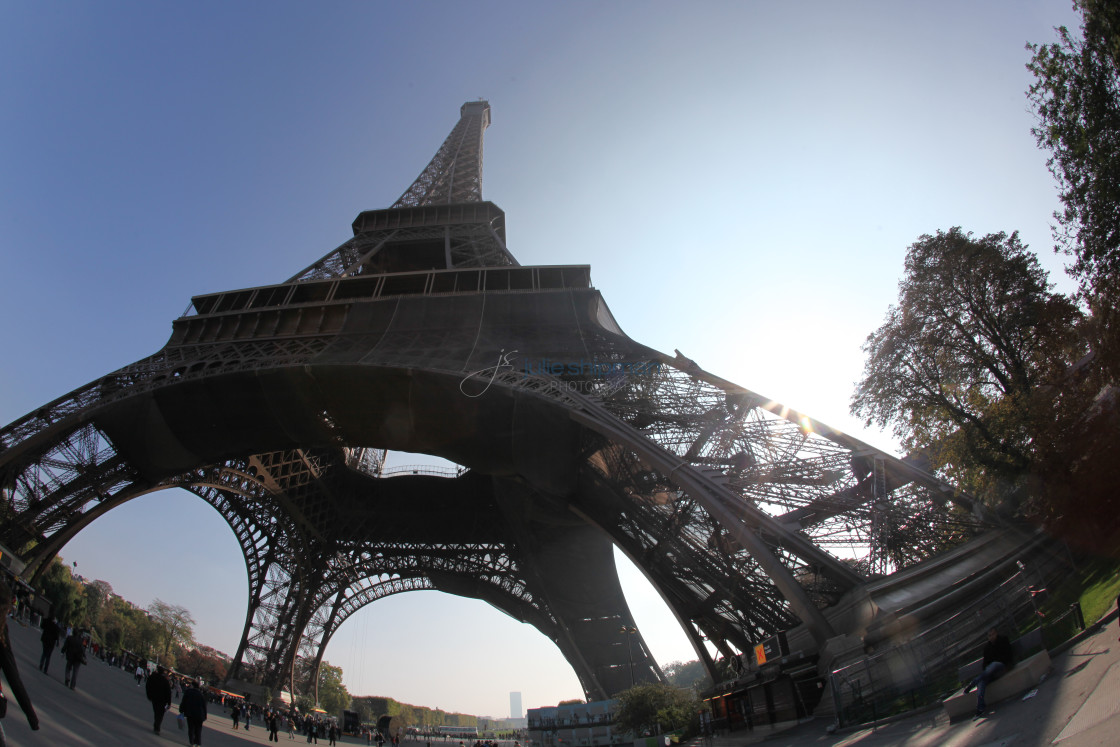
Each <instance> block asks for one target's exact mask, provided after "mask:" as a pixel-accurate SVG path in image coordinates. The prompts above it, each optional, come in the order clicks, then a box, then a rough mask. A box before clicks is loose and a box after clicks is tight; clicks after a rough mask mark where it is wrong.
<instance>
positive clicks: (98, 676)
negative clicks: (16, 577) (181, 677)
mask: <svg viewBox="0 0 1120 747" xmlns="http://www.w3.org/2000/svg"><path fill="white" fill-rule="evenodd" d="M8 633H9V634H10V636H11V641H12V650H13V651H14V652H15V656H16V664H17V665H18V667H19V673H20V677H21V679H22V680H23V684H24V686H26V687H27V692H28V694H29V695H30V696H31V702H32V704H33V705H34V706H35V712H36V713H37V714H38V716H39V730H38V731H31V727H30V726H28V725H27V718H26V717H25V716H24V714H23V711H22V710H21V709H20V707H19V704H17V703H16V700H15V698H14V697H12V693H11V689H10V688H8V687H5V695H7V696H8V715H7V717H6V718H5V719H4V720H3V728H4V732H5V734H6V735H7V739H8V745H9V747H118V745H119V746H122V747H134V746H136V745H144V747H172V745H176V746H178V745H186V744H187V732H186V729H183V730H180V729H179V727H178V726H177V725H176V716H177V715H178V707H177V703H176V704H172V706H171V710H170V711H169V712H168V713H167V714H166V715H165V717H164V719H163V725H162V728H161V729H160V733H159V734H155V733H154V732H153V730H152V706H151V703H149V702H148V699H147V696H146V695H145V693H144V688H143V687H142V686H139V687H138V686H137V685H136V678H135V677H133V676H132V673H131V672H125V671H123V670H122V669H120V668H119V667H110V666H108V665H107V664H104V663H102V662H100V661H98V660H97V659H94V658H92V657H90V660H89V664H86V665H83V666H82V667H81V668H80V669H79V670H78V684H77V687H76V688H75V689H74V690H71V689H69V688H68V687H66V686H65V685H63V684H62V674H63V672H64V671H65V669H66V663H65V661H63V657H62V655H61V654H60V653H59V652H58V651H57V650H56V651H55V652H54V655H53V656H51V662H50V665H49V667H48V670H49V673H48V674H43V673H42V672H40V671H39V654H40V653H41V652H42V650H43V649H42V644H40V643H39V629H38V628H36V627H34V626H24V625H21V624H20V623H18V622H16V621H15V620H12V619H9V620H8ZM306 740H307V738H306V737H304V736H301V735H297V736H296V738H295V739H294V740H291V739H288V732H287V731H286V730H281V732H280V744H283V743H285V742H286V743H288V744H292V745H296V744H300V745H302V744H306ZM328 741H329V740H327V738H326V737H320V740H319V743H320V744H323V745H326V744H327V743H328ZM338 743H339V744H363V745H364V744H365V739H361V740H359V739H356V738H353V737H343V738H341V739H339V740H338ZM202 744H203V745H205V747H247V746H248V745H251V744H262V745H265V744H276V743H275V742H269V741H268V729H266V728H264V727H263V726H260V725H258V724H253V726H252V728H251V729H250V730H249V731H248V732H246V731H244V730H243V729H239V730H238V731H234V730H233V726H232V721H231V720H230V717H229V714H228V713H226V712H225V711H224V710H223V708H222V706H220V705H215V704H213V703H208V704H207V719H206V722H205V723H204V724H203V727H202ZM402 745H406V747H416V746H415V745H413V746H409V745H407V744H406V743H404V742H402Z"/></svg>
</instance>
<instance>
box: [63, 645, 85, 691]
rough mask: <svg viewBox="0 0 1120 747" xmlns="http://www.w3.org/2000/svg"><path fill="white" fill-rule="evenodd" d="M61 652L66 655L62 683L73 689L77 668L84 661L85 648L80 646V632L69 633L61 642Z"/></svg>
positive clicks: (76, 681)
mask: <svg viewBox="0 0 1120 747" xmlns="http://www.w3.org/2000/svg"><path fill="white" fill-rule="evenodd" d="M62 654H63V655H64V656H65V657H66V671H65V672H63V678H62V684H64V685H66V686H67V687H69V688H70V689H71V690H73V689H74V686H75V685H77V684H78V668H79V667H81V666H82V665H83V664H85V663H86V650H85V649H84V648H82V637H81V634H79V633H71V634H70V637H69V638H67V639H66V642H65V643H63V644H62Z"/></svg>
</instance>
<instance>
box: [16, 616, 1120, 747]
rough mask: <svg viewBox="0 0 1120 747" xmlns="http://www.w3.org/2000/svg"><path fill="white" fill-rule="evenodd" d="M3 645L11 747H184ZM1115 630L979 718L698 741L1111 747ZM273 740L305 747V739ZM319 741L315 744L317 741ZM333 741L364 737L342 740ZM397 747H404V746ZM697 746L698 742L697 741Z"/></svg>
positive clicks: (1119, 661)
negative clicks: (17, 691) (14, 680)
mask: <svg viewBox="0 0 1120 747" xmlns="http://www.w3.org/2000/svg"><path fill="white" fill-rule="evenodd" d="M8 629H9V631H10V632H11V637H12V647H13V649H14V650H15V652H16V661H17V662H18V663H19V668H20V674H21V675H22V676H23V680H24V683H25V684H26V685H27V689H28V692H29V693H30V694H31V698H32V700H33V702H34V704H35V709H36V711H37V712H38V714H39V720H40V724H41V728H40V730H39V731H37V732H33V731H31V730H30V729H29V728H28V726H27V720H26V719H25V718H24V717H23V712H22V711H21V710H20V709H19V706H18V705H16V703H15V702H14V700H12V702H11V703H10V707H9V710H8V717H7V718H6V719H4V729H5V731H6V732H7V735H8V743H9V744H10V745H12V746H13V747H40V746H42V747H59V746H60V745H65V746H66V747H85V746H87V745H93V746H96V747H109V746H115V745H127V746H131V745H153V746H158V745H172V744H176V745H179V744H184V745H185V744H186V743H187V739H186V732H184V731H180V730H179V729H178V728H177V727H176V723H175V713H176V711H175V706H172V711H171V713H169V714H168V716H167V718H166V719H165V721H164V728H163V733H162V734H159V735H156V734H153V733H152V725H151V717H152V709H151V706H150V705H149V704H148V701H147V699H146V698H145V696H144V688H143V687H138V686H137V685H136V681H135V680H134V679H133V677H132V676H131V674H130V673H128V672H124V671H122V670H120V669H117V668H114V667H108V666H106V665H105V664H102V663H100V662H96V661H94V662H93V663H91V664H89V665H87V666H83V667H82V668H81V670H80V672H79V676H78V687H77V689H76V690H74V691H71V690H69V689H68V688H66V687H64V686H63V684H62V672H63V668H64V665H63V661H62V657H61V656H60V655H59V654H58V653H57V652H56V653H55V655H54V657H53V660H52V661H51V666H50V673H49V674H43V673H41V672H39V670H38V668H37V666H36V665H37V664H38V660H39V652H40V650H41V649H40V645H39V631H38V629H36V628H33V627H23V626H21V625H19V624H18V623H15V622H12V621H9V625H8ZM1118 638H1120V632H1118V627H1117V623H1116V615H1115V613H1113V614H1112V615H1110V616H1109V617H1108V618H1106V619H1105V620H1104V621H1102V624H1101V625H1100V626H1099V627H1098V628H1097V629H1095V630H1091V631H1090V632H1088V634H1086V635H1085V636H1083V637H1082V638H1081V639H1080V640H1078V641H1076V642H1075V643H1073V644H1072V645H1071V646H1070V647H1069V648H1068V649H1066V650H1065V651H1063V652H1061V653H1060V654H1057V655H1055V656H1054V669H1053V672H1052V673H1051V674H1050V676H1049V677H1048V678H1047V679H1046V681H1045V682H1043V683H1042V685H1041V686H1040V687H1039V688H1038V689H1037V692H1035V694H1034V695H1032V696H1030V697H1028V698H1026V699H1023V698H1022V696H1020V697H1018V698H1015V699H1012V700H1010V701H1004V702H1002V703H998V704H996V705H994V706H993V707H992V708H991V710H990V715H989V717H987V718H985V719H982V720H980V721H976V722H973V721H965V722H962V723H957V724H949V723H948V722H947V720H946V719H945V717H944V714H943V713H942V712H941V710H940V709H937V710H932V711H927V712H925V713H922V714H917V715H914V716H910V717H908V718H903V719H900V720H898V721H894V722H892V723H889V724H885V725H882V726H879V727H876V728H865V729H859V730H854V731H846V732H843V733H840V734H834V735H828V734H826V733H825V730H824V726H825V725H824V724H823V723H820V722H818V721H810V722H808V723H805V724H801V725H800V726H798V727H796V728H794V729H791V730H789V731H785V732H781V733H777V734H763V733H758V732H756V733H753V734H737V735H732V736H728V737H721V738H716V739H714V740H711V741H709V742H707V744H708V745H710V747H738V746H739V745H746V744H751V743H756V742H762V741H765V742H766V743H767V744H772V745H775V746H780V745H821V746H822V747H823V746H825V745H827V746H829V747H857V746H858V747H880V746H882V745H906V747H941V746H943V745H944V746H947V747H996V746H999V747H1013V746H1014V747H1033V746H1036V745H1037V746H1039V747H1041V745H1050V744H1057V745H1060V747H1096V746H1101V747H1115V746H1116V745H1120V640H1118ZM209 710H210V714H209V718H208V719H207V721H206V725H205V727H204V728H203V732H202V743H203V745H205V747H244V745H245V744H247V743H260V744H267V743H268V742H267V740H268V731H267V730H266V729H264V728H263V727H258V726H254V727H253V728H252V730H251V731H249V732H244V731H233V729H232V728H231V725H230V719H229V716H228V715H227V714H226V713H224V712H223V710H222V708H221V706H213V705H211V706H210V709H209ZM280 741H281V743H284V742H288V743H290V744H306V738H305V737H302V736H298V735H297V737H296V739H295V740H290V739H288V735H287V733H286V732H281V733H280ZM320 741H321V743H322V744H326V743H327V740H326V739H325V738H323V739H321V740H320ZM339 742H340V743H341V744H361V743H364V740H357V739H353V738H347V737H344V738H342V739H341V740H339ZM402 744H405V745H406V747H409V746H408V743H402ZM697 744H701V743H697Z"/></svg>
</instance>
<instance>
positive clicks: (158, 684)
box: [144, 667, 171, 734]
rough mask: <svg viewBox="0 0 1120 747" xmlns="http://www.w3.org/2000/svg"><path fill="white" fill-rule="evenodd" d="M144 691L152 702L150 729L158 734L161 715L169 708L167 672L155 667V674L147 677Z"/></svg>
mask: <svg viewBox="0 0 1120 747" xmlns="http://www.w3.org/2000/svg"><path fill="white" fill-rule="evenodd" d="M144 689H145V692H146V693H147V695H148V700H150V701H152V718H153V722H152V729H153V730H154V731H155V733H156V734H159V727H160V724H162V723H163V714H165V713H167V709H168V708H170V707H171V682H170V681H168V679H167V670H166V669H164V668H163V667H156V673H155V674H153V675H152V676H150V677H148V684H147V686H146V687H145V688H144Z"/></svg>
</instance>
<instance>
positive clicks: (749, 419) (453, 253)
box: [0, 102, 980, 699]
mask: <svg viewBox="0 0 1120 747" xmlns="http://www.w3.org/2000/svg"><path fill="white" fill-rule="evenodd" d="M489 119H490V108H489V106H488V105H487V104H486V103H485V102H471V103H468V104H465V105H464V106H463V108H462V110H461V118H460V120H459V122H458V124H457V125H456V126H455V128H454V130H453V131H452V133H451V135H450V136H449V137H448V139H447V141H446V142H444V144H443V146H442V147H441V148H440V150H439V152H438V153H437V155H436V157H435V158H433V159H432V161H431V163H429V164H428V167H427V168H426V169H425V170H424V172H423V173H422V174H421V175H420V177H419V178H418V179H417V180H416V182H415V183H414V184H413V185H412V186H411V187H410V188H409V189H408V190H407V191H406V192H405V193H404V194H403V195H402V196H401V198H400V200H398V201H397V203H396V204H395V205H394V206H393V207H392V208H390V209H388V210H375V211H367V212H363V213H361V214H360V215H359V216H358V218H357V219H356V220H355V221H354V225H353V231H354V237H353V238H352V239H350V240H349V241H347V242H345V243H344V244H342V245H341V246H340V247H339V248H337V249H335V250H333V251H331V252H329V253H328V254H326V255H325V256H324V257H323V258H322V259H320V260H318V261H317V262H315V263H313V264H312V265H310V266H309V267H308V268H306V269H304V270H303V271H301V272H299V273H297V274H296V275H295V276H293V277H292V278H290V279H289V280H288V281H286V282H284V283H281V284H278V285H268V286H261V287H257V288H248V289H241V290H235V291H229V292H225V293H217V294H209V295H203V296H196V297H194V298H193V299H192V303H191V307H190V308H189V309H188V312H187V313H186V314H185V315H184V316H182V317H180V318H179V319H176V320H175V321H174V322H173V331H172V335H171V339H170V340H169V341H168V343H167V344H166V345H165V346H164V347H163V349H161V350H160V351H159V352H157V353H156V354H154V355H152V356H151V357H149V358H146V359H144V360H141V361H138V362H136V363H134V364H132V365H129V366H126V367H125V368H122V369H120V370H118V371H115V372H113V373H111V374H108V375H106V376H104V377H102V378H100V379H98V380H96V381H94V382H92V383H90V384H88V385H86V386H84V387H82V388H80V389H78V390H75V391H74V392H71V393H70V394H68V395H66V396H64V397H61V398H60V399H58V400H55V401H54V402H51V403H49V404H47V405H44V406H43V407H41V408H39V409H38V410H36V411H35V412H32V413H29V414H28V415H26V416H25V417H23V418H21V419H20V420H17V421H16V422H14V423H11V424H9V425H8V426H6V427H5V428H4V429H3V430H2V431H0V488H2V491H3V495H2V498H3V501H2V509H3V512H4V513H3V524H2V528H0V541H2V542H3V543H4V544H6V545H8V546H9V547H12V548H18V550H19V551H21V552H22V553H23V554H24V555H25V557H26V559H27V560H28V562H29V566H28V567H29V569H30V572H31V573H32V574H38V573H41V572H42V571H43V570H44V569H45V568H46V567H47V564H48V563H49V561H50V560H51V559H52V558H53V557H54V556H55V555H56V554H57V553H58V552H59V551H60V550H61V549H62V548H63V547H64V546H65V544H66V543H67V542H68V541H69V540H70V539H71V538H73V537H74V536H75V535H76V534H77V533H78V532H80V531H81V530H82V529H83V528H84V527H86V526H88V525H89V524H90V522H92V521H94V520H95V519H97V518H98V517H99V516H102V515H104V514H105V513H107V512H108V511H110V510H112V509H113V508H115V507H116V506H119V505H121V504H123V503H125V502H126V501H128V500H131V499H132V498H135V497H136V496H139V495H142V494H145V493H148V492H151V491H155V490H162V489H166V488H172V487H179V488H184V489H186V490H189V491H192V492H193V493H195V494H196V495H198V496H199V497H200V498H202V499H203V500H204V501H206V502H207V503H209V504H210V505H211V506H213V507H214V508H215V509H216V510H217V511H218V512H219V513H220V514H221V515H222V516H223V517H224V518H225V520H226V521H227V522H228V523H229V525H230V526H231V527H232V529H233V531H234V533H235V535H236V537H237V539H238V542H239V543H240V545H241V549H242V552H243V553H244V556H245V562H246V567H247V570H248V575H249V603H248V610H247V614H246V618H245V623H244V632H243V635H242V639H241V644H240V646H239V648H238V651H237V653H236V656H235V662H234V666H233V668H232V671H231V677H235V676H237V677H243V678H244V677H248V678H253V679H256V680H258V681H260V682H262V683H264V684H267V685H269V686H270V687H273V688H274V689H275V688H278V687H281V686H286V685H289V684H293V685H295V686H296V687H299V686H300V683H294V682H293V679H294V678H295V676H296V673H297V672H310V673H312V674H311V681H312V682H317V680H318V677H317V671H318V667H319V665H320V664H321V662H322V659H323V654H324V651H325V649H326V648H327V645H328V644H329V642H330V640H331V636H332V635H333V634H334V633H335V632H336V631H337V630H338V628H339V626H340V625H342V624H343V623H344V622H345V620H346V619H347V618H348V617H349V616H350V615H352V614H353V613H354V612H355V611H357V610H358V609H361V608H362V607H363V606H365V605H367V604H370V603H371V602H374V601H376V600H378V599H380V598H382V597H385V596H388V595H390V594H396V593H401V592H406V591H413V590H418V589H434V590H440V591H444V592H448V593H452V594H459V595H462V596H467V597H472V598H476V599H481V600H485V601H487V602H489V603H490V604H492V605H493V606H494V607H496V608H498V609H500V610H502V611H503V612H505V613H507V614H509V615H511V616H513V617H515V618H517V619H519V620H522V621H524V622H527V623H530V624H532V625H533V626H535V627H536V628H537V629H538V630H540V631H541V632H542V633H543V634H544V635H546V636H548V637H549V638H550V639H551V640H553V641H554V642H555V643H556V645H557V646H558V647H559V648H560V650H561V651H562V653H563V654H564V656H565V657H566V658H567V660H568V661H569V662H571V664H572V666H573V668H574V670H575V672H576V673H577V675H578V676H579V678H580V681H581V683H582V685H583V687H584V689H585V691H586V694H587V696H588V697H589V698H594V699H601V698H605V697H609V696H610V695H611V694H613V693H616V692H618V691H620V690H622V689H624V688H625V687H627V686H629V685H630V682H631V678H632V677H633V678H635V679H637V680H638V681H650V680H656V679H659V678H660V677H661V673H660V670H659V669H658V666H657V664H656V662H655V661H654V660H653V658H652V657H651V656H650V654H649V652H648V649H647V648H646V645H645V642H644V641H643V640H642V639H641V636H640V634H639V635H637V636H634V638H636V639H637V640H636V641H635V643H637V646H636V650H635V652H634V663H633V665H630V664H629V661H630V657H629V656H628V652H627V648H628V644H629V641H628V640H627V638H628V637H627V636H625V635H620V633H619V631H620V629H621V628H623V627H627V628H632V627H633V626H634V621H633V619H632V618H631V615H630V611H629V609H628V607H627V605H626V602H625V600H624V598H623V595H622V591H621V587H620V585H619V582H618V576H617V572H616V570H615V566H614V557H613V548H614V547H615V546H618V547H619V548H621V549H622V550H623V551H624V552H625V553H626V554H627V555H628V556H629V557H630V558H631V559H632V560H634V562H636V563H637V564H638V565H639V566H640V567H641V568H642V569H643V570H644V571H645V573H646V575H647V576H648V577H649V579H650V580H651V581H652V582H653V584H654V586H655V587H656V588H657V589H658V591H659V592H660V593H661V595H662V596H663V598H664V599H665V600H666V602H667V603H668V605H669V607H670V609H671V610H672V611H673V613H674V614H675V615H676V616H677V618H678V619H679V621H680V622H681V624H682V626H683V627H684V629H685V630H686V632H687V633H688V635H689V636H690V638H691V640H692V642H693V644H694V646H695V648H696V651H697V653H698V654H699V655H700V656H701V657H702V659H703V661H704V662H705V664H706V665H707V667H708V668H709V671H710V672H712V673H713V674H714V673H715V672H716V670H717V659H718V658H719V657H721V656H733V655H735V654H737V653H739V652H742V651H744V650H746V649H747V648H749V647H750V646H751V645H753V644H754V643H756V642H757V641H759V640H760V639H762V638H763V637H765V636H768V635H771V634H773V633H774V632H777V631H780V630H786V629H789V628H790V627H792V626H794V625H797V624H799V623H800V624H803V625H804V626H806V628H807V629H808V630H809V632H810V633H811V634H812V636H813V638H814V639H815V640H816V641H817V642H818V643H823V641H825V640H826V639H828V638H829V637H831V636H832V635H834V634H835V633H836V632H838V631H834V630H833V629H832V627H831V624H830V623H829V621H828V620H827V619H826V617H825V615H823V614H822V611H821V610H822V609H823V608H826V607H827V606H828V605H830V604H832V603H833V602H835V601H836V600H837V599H838V598H839V597H840V596H841V595H843V594H844V593H845V592H847V591H848V590H851V589H853V588H855V587H857V586H859V585H860V584H862V583H863V582H864V581H865V580H866V579H867V578H868V576H869V574H882V573H889V572H891V571H893V570H895V569H899V568H903V567H906V566H907V565H909V564H911V563H914V562H915V561H918V560H921V559H922V558H925V557H927V556H929V555H931V554H933V553H936V552H938V551H940V550H942V549H944V548H946V547H948V546H951V545H953V544H954V543H957V542H959V541H961V540H963V539H965V538H966V537H968V536H969V535H970V534H972V533H973V532H974V531H975V530H976V529H977V527H978V525H979V523H980V522H979V520H978V519H977V517H976V513H977V512H976V511H975V510H974V508H973V506H972V505H971V504H970V502H969V501H968V500H967V499H966V498H965V497H964V496H961V495H959V494H958V493H956V492H955V491H953V490H952V489H951V488H950V487H949V486H947V485H945V484H943V483H941V482H939V481H938V480H936V479H935V478H934V477H932V476H931V475H929V474H927V473H926V472H925V471H923V470H922V469H921V465H920V464H915V463H911V462H910V461H908V460H904V459H898V458H895V457H893V456H891V455H889V454H885V453H883V452H880V451H877V450H875V449H873V448H871V447H869V446H867V445H866V444H863V443H861V442H859V441H857V440H856V439H853V438H851V437H849V436H846V435H844V434H841V433H838V432H835V431H833V430H830V429H829V428H827V427H826V426H824V425H822V424H820V423H817V422H815V421H813V420H811V419H810V418H808V417H805V416H803V415H801V414H800V413H797V412H793V411H790V410H788V409H787V408H785V407H783V406H781V405H779V404H777V403H775V402H771V401H769V400H767V399H766V398H764V397H761V396H759V395H757V394H755V393H754V392H751V391H750V390H747V389H744V388H742V387H739V386H736V385H734V384H732V383H730V382H727V381H724V380H722V379H719V378H717V377H715V376H713V375H711V374H709V373H707V372H706V371H704V370H702V369H701V368H700V367H699V366H697V365H696V364H695V363H694V362H692V361H690V360H688V359H686V358H683V357H682V356H681V355H680V354H679V353H678V354H677V355H676V356H667V355H665V354H662V353H659V352H657V351H655V350H653V349H650V348H647V347H645V346H643V345H641V344H640V343H637V342H635V341H634V340H631V339H630V338H629V337H627V336H626V335H625V334H624V333H623V332H622V330H621V329H619V327H618V325H617V324H616V323H615V321H614V319H613V317H612V316H611V313H610V311H609V309H608V308H607V306H606V304H605V302H604V301H603V299H602V297H601V295H600V294H599V293H598V291H596V290H595V289H594V288H593V287H592V286H591V281H590V268H589V267H587V266H584V265H576V266H570V265H569V266H534V267H522V266H520V265H518V264H517V262H516V260H514V258H513V255H512V254H511V253H510V252H509V251H508V249H507V248H506V245H505V218H504V214H503V213H502V211H501V210H500V209H499V208H498V207H497V206H495V205H494V204H492V203H489V202H485V201H483V200H482V195H481V173H482V132H483V130H484V129H485V127H486V125H487V124H488V123H489ZM514 351H516V352H514ZM390 449H391V450H400V451H408V452H419V453H427V454H432V455H437V456H441V457H444V458H446V459H448V460H451V461H452V462H454V463H456V464H459V465H462V468H461V469H459V470H456V471H454V472H449V473H447V474H440V473H438V472H433V471H430V470H429V471H428V473H427V474H424V473H423V472H424V471H422V470H417V471H415V472H416V473H414V471H411V470H410V471H407V472H406V473H405V474H391V473H388V472H386V471H385V470H384V469H383V465H384V457H385V453H386V450H390ZM297 664H298V665H299V666H297Z"/></svg>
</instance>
